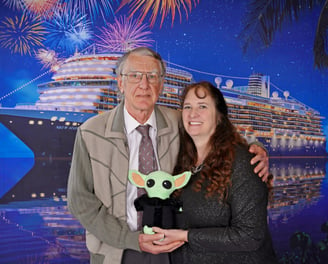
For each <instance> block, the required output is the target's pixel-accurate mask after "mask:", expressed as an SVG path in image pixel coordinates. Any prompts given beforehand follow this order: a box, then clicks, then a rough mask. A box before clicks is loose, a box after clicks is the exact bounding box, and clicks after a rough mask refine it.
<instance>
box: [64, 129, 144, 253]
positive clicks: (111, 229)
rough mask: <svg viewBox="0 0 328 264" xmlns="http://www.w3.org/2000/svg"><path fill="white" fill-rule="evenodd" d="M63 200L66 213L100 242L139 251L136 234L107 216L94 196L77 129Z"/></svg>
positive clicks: (124, 224)
mask: <svg viewBox="0 0 328 264" xmlns="http://www.w3.org/2000/svg"><path fill="white" fill-rule="evenodd" d="M67 198H68V199H67V203H68V208H69V210H70V212H71V213H72V214H73V215H74V216H75V217H76V218H77V219H78V220H79V221H80V223H81V224H82V226H83V227H84V228H85V229H87V230H88V231H89V232H90V233H92V234H93V235H94V236H96V237H97V238H98V239H99V240H100V241H102V242H105V243H106V244H108V245H111V246H113V247H116V248H120V249H124V248H131V249H135V250H140V249H139V243H138V236H139V233H138V232H132V231H130V229H129V227H128V225H127V223H126V221H124V220H122V219H118V218H117V217H115V216H113V215H111V214H110V213H108V210H107V209H108V208H106V206H105V205H104V204H103V203H102V202H101V201H100V200H99V199H98V198H97V196H96V195H95V193H94V183H93V174H92V168H91V162H90V158H89V154H88V151H87V148H86V146H85V144H84V141H83V138H82V135H81V131H80V129H78V131H77V134H76V139H75V144H74V152H73V158H72V164H71V169H70V174H69V179H68V188H67Z"/></svg>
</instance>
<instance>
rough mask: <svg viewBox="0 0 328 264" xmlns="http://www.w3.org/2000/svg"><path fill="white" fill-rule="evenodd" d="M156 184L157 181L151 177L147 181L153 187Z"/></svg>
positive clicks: (148, 185)
mask: <svg viewBox="0 0 328 264" xmlns="http://www.w3.org/2000/svg"><path fill="white" fill-rule="evenodd" d="M154 185H155V181H154V180H153V179H149V180H148V181H147V187H149V188H151V187H153V186H154Z"/></svg>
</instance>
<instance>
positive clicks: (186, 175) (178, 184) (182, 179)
mask: <svg viewBox="0 0 328 264" xmlns="http://www.w3.org/2000/svg"><path fill="white" fill-rule="evenodd" d="M173 177H174V185H175V188H176V189H180V188H182V187H184V186H185V185H186V184H187V183H188V181H189V179H190V177H191V172H190V171H185V172H183V173H181V174H179V175H175V176H173Z"/></svg>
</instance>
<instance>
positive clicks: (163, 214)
mask: <svg viewBox="0 0 328 264" xmlns="http://www.w3.org/2000/svg"><path fill="white" fill-rule="evenodd" d="M190 177H191V172H189V171H185V172H183V173H181V174H179V175H175V176H172V175H171V174H169V173H166V172H164V171H154V172H151V173H150V174H148V175H144V174H142V173H140V172H138V171H137V170H130V171H129V180H130V182H131V183H132V184H134V185H136V186H137V187H139V188H144V189H145V190H146V193H147V194H144V195H142V196H140V197H138V198H137V199H136V200H135V201H134V205H135V207H136V209H137V211H143V218H142V225H143V227H144V228H143V231H144V233H146V234H153V231H152V228H151V227H153V226H158V227H161V228H166V229H169V228H175V227H176V226H175V225H176V214H177V213H179V212H181V210H182V203H181V201H179V200H178V199H175V198H172V197H170V195H171V194H172V193H173V191H175V190H177V189H180V188H182V187H184V186H185V185H186V184H187V183H188V181H189V179H190Z"/></svg>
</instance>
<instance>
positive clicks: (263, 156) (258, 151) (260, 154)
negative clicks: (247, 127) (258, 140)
mask: <svg viewBox="0 0 328 264" xmlns="http://www.w3.org/2000/svg"><path fill="white" fill-rule="evenodd" d="M249 152H251V153H254V154H255V157H254V158H252V160H251V164H252V165H253V164H255V163H258V164H257V165H256V167H255V168H254V172H255V173H257V174H258V175H259V177H261V178H262V181H264V182H267V180H268V177H269V157H268V155H267V152H266V151H265V149H263V148H261V147H260V146H258V145H255V144H252V145H251V146H250V147H249Z"/></svg>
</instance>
